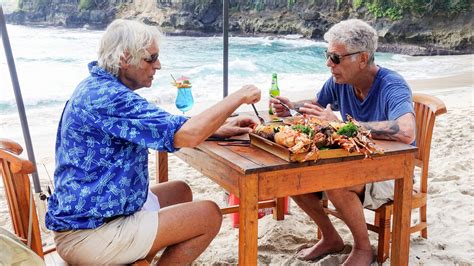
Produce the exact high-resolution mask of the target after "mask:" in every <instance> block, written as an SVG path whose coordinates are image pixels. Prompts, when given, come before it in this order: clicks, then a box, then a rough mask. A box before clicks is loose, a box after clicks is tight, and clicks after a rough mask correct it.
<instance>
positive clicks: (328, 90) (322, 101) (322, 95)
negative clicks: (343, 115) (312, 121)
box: [316, 77, 339, 111]
mask: <svg viewBox="0 0 474 266" xmlns="http://www.w3.org/2000/svg"><path fill="white" fill-rule="evenodd" d="M316 102H317V103H318V104H319V105H321V106H322V107H326V106H327V105H328V104H331V108H332V110H334V111H339V102H338V97H337V95H336V90H335V82H334V80H333V78H332V77H330V78H329V79H328V80H327V81H326V82H325V83H324V85H323V87H322V88H321V90H320V91H319V92H318V93H317V95H316Z"/></svg>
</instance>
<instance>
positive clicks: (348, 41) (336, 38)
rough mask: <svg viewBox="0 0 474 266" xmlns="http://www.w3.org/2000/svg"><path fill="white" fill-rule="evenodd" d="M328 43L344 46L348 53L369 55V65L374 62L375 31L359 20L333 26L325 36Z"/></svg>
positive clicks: (342, 22) (376, 38) (349, 20)
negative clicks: (363, 52) (360, 52)
mask: <svg viewBox="0 0 474 266" xmlns="http://www.w3.org/2000/svg"><path fill="white" fill-rule="evenodd" d="M324 40H325V41H327V42H328V43H337V44H342V45H345V46H346V48H347V52H348V53H355V52H359V51H365V52H368V53H369V63H372V62H373V61H374V54H375V50H377V40H378V35H377V31H376V30H375V29H374V28H373V27H372V26H370V25H369V24H367V23H366V22H364V21H362V20H360V19H348V20H343V21H341V22H339V23H337V24H335V25H333V26H332V27H331V28H330V29H329V30H328V31H327V32H326V33H325V34H324Z"/></svg>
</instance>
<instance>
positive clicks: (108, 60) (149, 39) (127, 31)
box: [98, 19, 162, 76]
mask: <svg viewBox="0 0 474 266" xmlns="http://www.w3.org/2000/svg"><path fill="white" fill-rule="evenodd" d="M161 36H162V35H161V32H160V31H159V30H158V28H157V27H153V26H148V25H145V24H144V23H142V22H138V21H133V20H125V19H116V20H114V21H113V22H112V23H111V24H110V25H109V26H108V27H107V29H106V30H105V33H104V35H103V36H102V39H101V41H100V48H99V52H98V54H99V55H98V57H99V58H98V61H99V62H98V65H99V66H100V67H102V68H104V69H105V70H107V71H108V72H110V73H112V74H113V75H114V76H117V75H118V72H119V68H120V57H122V56H123V57H124V58H125V59H126V60H127V62H128V63H129V64H132V65H135V66H138V65H139V64H140V62H141V59H142V58H143V57H148V56H150V54H149V52H148V51H147V50H146V49H148V48H149V47H150V46H151V45H152V44H153V43H155V45H157V46H158V45H159V43H160V39H161Z"/></svg>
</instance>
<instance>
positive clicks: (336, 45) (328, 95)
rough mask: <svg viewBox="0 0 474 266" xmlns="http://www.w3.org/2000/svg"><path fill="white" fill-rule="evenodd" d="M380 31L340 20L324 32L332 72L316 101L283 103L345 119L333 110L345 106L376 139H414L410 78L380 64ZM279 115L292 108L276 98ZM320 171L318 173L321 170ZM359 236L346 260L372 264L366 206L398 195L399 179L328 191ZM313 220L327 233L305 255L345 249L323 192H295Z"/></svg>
mask: <svg viewBox="0 0 474 266" xmlns="http://www.w3.org/2000/svg"><path fill="white" fill-rule="evenodd" d="M377 37H378V36H377V32H376V31H375V29H373V28H372V27H371V26H370V25H369V24H367V23H365V22H363V21H361V20H358V19H350V20H345V21H341V22H339V23H337V24H335V25H334V26H333V27H331V28H330V29H329V31H328V32H327V33H326V34H325V35H324V39H325V40H326V41H327V42H328V48H327V50H326V52H325V56H326V59H327V60H326V65H327V66H328V67H329V69H330V70H331V73H332V76H331V77H330V78H329V79H328V80H327V81H326V83H325V84H324V85H323V87H322V89H321V90H320V91H319V92H318V93H317V96H316V98H315V99H314V100H307V101H300V102H291V101H289V100H288V99H287V98H284V97H277V98H278V99H279V100H281V101H282V102H283V103H286V104H287V105H288V106H290V107H293V108H299V111H300V112H302V113H306V114H309V115H314V116H316V117H319V118H321V119H324V120H329V121H336V120H339V119H338V117H337V116H336V115H335V114H334V112H333V110H335V111H340V114H341V117H342V119H343V120H346V115H347V114H349V115H351V116H352V117H353V118H355V119H356V120H358V121H360V122H361V124H362V125H363V126H364V127H365V128H367V129H369V130H370V131H371V133H372V136H373V137H374V138H378V139H385V140H395V141H400V142H404V143H408V144H410V143H413V141H414V139H415V117H414V111H413V103H412V94H411V90H410V88H409V87H408V85H407V83H406V82H405V80H404V79H403V78H402V77H401V76H400V75H399V74H398V73H396V72H394V71H392V70H389V69H387V68H384V67H381V66H378V65H376V64H375V63H374V54H375V51H376V49H377ZM270 101H271V102H272V104H273V107H274V110H275V113H276V115H278V116H288V115H289V112H288V111H287V110H286V109H285V108H283V106H282V105H280V104H279V103H278V101H276V100H274V99H270ZM315 174H317V173H315ZM325 193H326V195H327V197H328V198H329V200H330V201H331V202H332V203H333V205H334V206H335V207H336V209H337V210H338V211H339V213H340V214H341V215H342V218H343V220H344V222H345V223H346V224H347V226H348V227H349V229H350V231H351V233H352V236H353V238H354V245H353V247H352V251H351V253H350V255H349V257H348V258H347V259H346V261H345V262H344V264H345V265H369V264H370V263H371V262H372V260H373V254H372V248H371V245H370V241H369V237H368V231H367V226H366V222H365V217H364V212H363V208H364V207H367V208H371V209H376V208H378V207H380V206H381V205H382V204H384V203H386V202H388V201H389V200H392V199H393V193H394V182H393V180H391V181H384V182H377V183H369V184H365V185H358V186H354V187H347V188H343V189H335V190H329V191H325ZM293 199H294V201H295V202H296V203H297V204H298V206H300V207H301V208H302V209H303V210H304V211H305V212H306V213H307V214H308V215H309V216H310V217H311V219H313V220H314V221H315V222H316V224H317V225H318V227H319V228H320V230H321V232H322V238H321V240H320V241H319V242H318V243H316V244H315V245H314V246H312V247H310V248H307V249H303V250H301V251H300V252H299V253H298V254H297V256H298V257H299V258H300V259H302V260H314V259H316V258H318V257H321V256H323V255H326V254H329V253H335V252H339V251H341V250H342V249H343V248H344V242H343V240H342V238H341V237H340V235H339V234H338V232H337V231H336V229H335V228H334V226H333V225H332V223H331V221H330V220H329V218H328V216H327V215H326V214H325V213H324V210H323V208H322V205H321V197H320V193H319V194H317V193H310V194H305V195H298V196H294V197H293Z"/></svg>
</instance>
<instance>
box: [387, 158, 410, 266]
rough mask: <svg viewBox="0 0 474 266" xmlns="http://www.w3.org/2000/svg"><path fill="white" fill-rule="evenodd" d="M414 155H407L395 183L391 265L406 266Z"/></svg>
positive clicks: (408, 249)
mask: <svg viewBox="0 0 474 266" xmlns="http://www.w3.org/2000/svg"><path fill="white" fill-rule="evenodd" d="M413 168H414V154H407V155H406V160H405V165H404V171H403V178H402V179H397V180H396V181H395V195H394V198H393V202H394V203H393V205H394V206H393V233H392V249H391V255H390V261H391V265H408V256H409V253H410V222H411V197H412V193H413Z"/></svg>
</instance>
